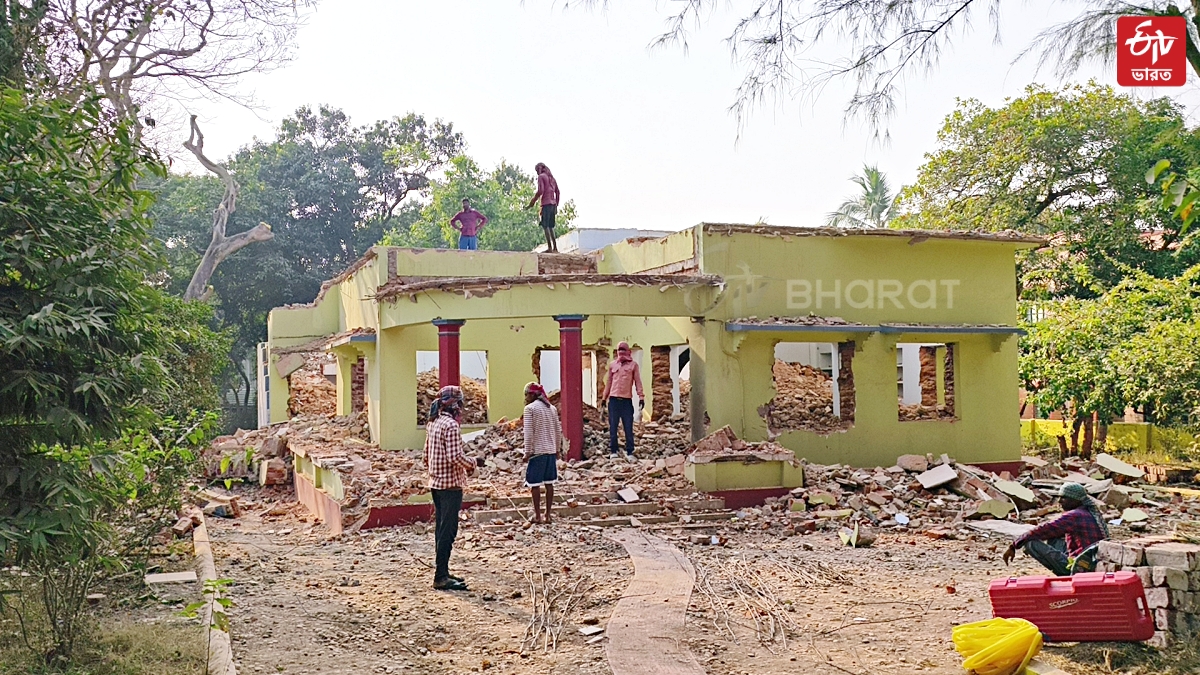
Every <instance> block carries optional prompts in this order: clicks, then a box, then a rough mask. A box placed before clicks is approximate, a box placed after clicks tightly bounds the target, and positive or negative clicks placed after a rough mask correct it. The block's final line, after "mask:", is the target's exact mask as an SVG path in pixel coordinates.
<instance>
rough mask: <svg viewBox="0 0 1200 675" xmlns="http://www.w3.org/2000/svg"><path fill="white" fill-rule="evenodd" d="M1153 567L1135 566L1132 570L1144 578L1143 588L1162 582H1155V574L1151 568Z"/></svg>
mask: <svg viewBox="0 0 1200 675" xmlns="http://www.w3.org/2000/svg"><path fill="white" fill-rule="evenodd" d="M1152 569H1154V568H1152V567H1134V568H1133V569H1132V570H1131V571H1132V572H1133V573H1134V574H1136V575H1138V579H1141V580H1142V588H1150V587H1151V586H1159V585H1161V584H1156V583H1153V574H1151V572H1150V570H1152Z"/></svg>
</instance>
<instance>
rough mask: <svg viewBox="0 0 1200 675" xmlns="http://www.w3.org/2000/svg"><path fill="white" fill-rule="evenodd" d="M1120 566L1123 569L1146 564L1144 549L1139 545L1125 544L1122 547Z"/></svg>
mask: <svg viewBox="0 0 1200 675" xmlns="http://www.w3.org/2000/svg"><path fill="white" fill-rule="evenodd" d="M1122 548H1123V549H1124V550H1122V552H1121V565H1122V566H1124V567H1141V566H1142V565H1145V564H1146V548H1145V547H1144V546H1142V545H1141V544H1132V543H1128V542H1127V543H1126V544H1124V546H1123V547H1122Z"/></svg>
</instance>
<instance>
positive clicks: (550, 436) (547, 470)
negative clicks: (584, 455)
mask: <svg viewBox="0 0 1200 675" xmlns="http://www.w3.org/2000/svg"><path fill="white" fill-rule="evenodd" d="M522 421H523V422H524V425H525V461H527V462H529V465H528V466H527V467H525V487H528V488H529V490H530V494H531V496H532V497H533V522H535V523H549V522H550V507H551V506H553V505H554V484H555V483H557V482H558V465H557V462H558V453H559V451H560V449H561V448H562V424H561V423H560V422H559V421H558V411H557V410H555V409H554V406H552V405H550V399H548V398H546V390H545V389H543V388H542V385H540V384H538V383H537V382H530V383H529V384H527V385H525V413H524V414H523V415H522ZM543 487H544V488H546V517H545V518H544V519H543V518H542V494H541V493H542V488H543Z"/></svg>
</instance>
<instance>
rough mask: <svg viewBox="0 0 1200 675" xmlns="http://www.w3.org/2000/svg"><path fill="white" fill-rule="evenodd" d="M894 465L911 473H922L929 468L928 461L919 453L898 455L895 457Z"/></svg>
mask: <svg viewBox="0 0 1200 675" xmlns="http://www.w3.org/2000/svg"><path fill="white" fill-rule="evenodd" d="M896 466H898V467H900V468H901V469H904V470H905V471H909V472H912V473H924V472H926V471H928V470H929V461H928V460H927V459H925V458H924V457H923V456H921V455H900V456H899V457H897V458H896Z"/></svg>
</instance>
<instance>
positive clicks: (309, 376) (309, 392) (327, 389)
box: [288, 352, 337, 417]
mask: <svg viewBox="0 0 1200 675" xmlns="http://www.w3.org/2000/svg"><path fill="white" fill-rule="evenodd" d="M304 357H305V358H304V365H303V366H300V368H299V369H297V370H296V371H294V372H293V373H292V374H291V375H288V416H289V417H295V416H297V415H328V416H331V417H332V416H333V415H336V414H337V387H336V386H335V385H334V384H333V383H332V382H330V381H329V378H327V377H325V366H326V364H330V363H333V362H334V357H333V355H332V354H327V353H325V352H314V353H310V354H305V355H304Z"/></svg>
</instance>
